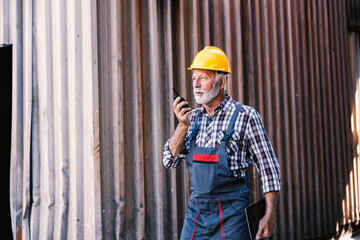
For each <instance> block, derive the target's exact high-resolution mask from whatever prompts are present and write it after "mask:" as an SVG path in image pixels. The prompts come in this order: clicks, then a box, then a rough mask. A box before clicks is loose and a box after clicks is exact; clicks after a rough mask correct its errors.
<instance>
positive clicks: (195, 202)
mask: <svg viewBox="0 0 360 240" xmlns="http://www.w3.org/2000/svg"><path fill="white" fill-rule="evenodd" d="M194 203H195V205H196V207H197V209H198V213H197V214H196V218H195V227H194V232H193V235H192V237H191V240H193V239H194V237H195V230H196V219H197V218H198V216H199V214H200V210H199V207H198V206H197V204H196V201H195V198H194Z"/></svg>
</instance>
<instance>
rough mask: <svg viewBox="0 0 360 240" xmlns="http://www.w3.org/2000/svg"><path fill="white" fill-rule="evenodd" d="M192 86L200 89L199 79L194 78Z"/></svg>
mask: <svg viewBox="0 0 360 240" xmlns="http://www.w3.org/2000/svg"><path fill="white" fill-rule="evenodd" d="M193 85H194V87H195V88H199V87H201V85H200V80H199V78H195V79H194V80H193Z"/></svg>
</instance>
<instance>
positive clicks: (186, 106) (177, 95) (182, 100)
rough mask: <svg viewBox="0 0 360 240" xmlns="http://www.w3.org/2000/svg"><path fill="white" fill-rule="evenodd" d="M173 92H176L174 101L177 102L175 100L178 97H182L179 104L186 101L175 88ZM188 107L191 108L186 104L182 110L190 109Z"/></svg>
mask: <svg viewBox="0 0 360 240" xmlns="http://www.w3.org/2000/svg"><path fill="white" fill-rule="evenodd" d="M173 90H174V101H175V99H176V98H177V97H180V101H179V103H181V102H184V101H186V100H185V99H184V98H183V97H181V96H180V95H179V94H178V93H177V91H176V90H175V88H173ZM188 107H189V105H187V104H186V105H184V106H182V108H181V109H183V108H188Z"/></svg>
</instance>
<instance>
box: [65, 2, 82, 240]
mask: <svg viewBox="0 0 360 240" xmlns="http://www.w3.org/2000/svg"><path fill="white" fill-rule="evenodd" d="M66 19H67V22H66V24H67V25H66V29H67V41H66V44H67V53H66V57H67V75H68V79H67V91H68V99H67V101H68V103H69V105H68V122H69V142H68V144H69V213H68V214H69V216H68V217H69V221H68V234H67V237H68V238H69V239H77V237H78V231H79V229H80V226H79V225H80V223H81V221H77V219H79V218H80V217H78V207H79V206H78V204H77V182H78V179H77V177H76V176H77V157H76V152H77V145H78V141H77V134H76V111H77V101H75V97H76V82H75V81H76V74H75V72H76V65H75V63H76V59H75V49H76V47H75V38H76V33H75V3H74V2H70V1H66Z"/></svg>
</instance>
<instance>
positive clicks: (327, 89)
mask: <svg viewBox="0 0 360 240" xmlns="http://www.w3.org/2000/svg"><path fill="white" fill-rule="evenodd" d="M350 2H351V1H349V3H350ZM352 2H353V1H352ZM345 3H346V2H345V1H337V0H329V1H325V0H324V1H321V0H318V1H310V0H299V1H290V0H279V1H270V0H268V1H250V0H247V1H245V0H244V1H231V0H204V1H191V0H186V1H185V0H184V1H170V0H167V1H165V0H158V1H156V0H147V1H145V0H144V1H140V0H137V1H132V0H123V1H115V0H113V1H85V0H79V1H74V2H71V1H66V0H54V1H51V2H50V1H45V0H33V1H20V0H17V1H10V0H2V1H1V2H0V15H1V18H0V21H1V22H0V44H1V43H7V44H9V43H11V44H13V49H14V57H13V61H14V62H13V66H14V69H13V72H14V74H13V78H14V87H13V89H14V92H13V109H14V111H13V130H12V132H13V138H12V159H11V166H12V167H11V181H12V183H11V204H12V205H11V206H12V207H11V208H12V209H11V210H12V220H13V231H14V233H20V234H21V235H22V236H23V239H30V236H31V238H32V239H45V238H50V239H51V238H54V239H101V238H104V239H119V238H120V239H178V238H179V234H180V231H181V227H182V220H183V217H184V211H185V209H186V204H187V198H188V197H189V182H188V175H187V170H186V167H185V164H183V165H182V166H180V167H178V169H176V170H173V171H170V170H166V169H165V168H164V167H163V166H162V161H161V155H162V146H163V144H164V143H165V141H166V140H167V139H168V138H169V137H170V135H171V134H172V132H173V131H174V128H175V126H176V120H175V118H174V114H173V113H172V99H173V96H172V92H171V89H172V87H176V88H177V89H178V90H179V92H180V93H181V94H182V95H183V96H184V97H185V98H186V99H187V100H188V101H189V102H190V104H191V106H192V107H196V105H195V101H194V97H193V95H192V85H191V78H190V77H191V73H190V72H189V71H187V70H186V67H187V66H189V65H190V64H191V61H192V59H193V57H194V56H195V54H196V53H197V52H198V51H199V50H201V49H202V48H203V47H204V46H206V45H215V46H218V47H220V48H222V49H223V50H224V51H225V52H226V54H227V55H228V57H229V59H230V63H231V66H232V70H233V72H232V74H231V78H230V80H229V84H228V90H229V93H230V94H231V95H232V96H233V98H234V99H236V100H238V101H240V102H242V103H245V104H248V105H251V106H253V107H255V108H256V109H257V110H258V111H259V112H260V113H261V115H262V117H263V122H264V124H265V126H266V129H267V130H268V134H269V136H270V138H271V141H272V143H273V146H274V148H275V151H276V154H277V156H278V159H279V161H280V165H281V170H282V179H283V190H282V191H281V196H280V199H279V204H278V211H277V216H276V229H275V234H274V237H273V239H310V238H315V237H320V236H329V235H333V234H335V233H336V232H337V231H340V230H341V228H342V226H344V225H346V224H350V223H358V222H359V221H360V217H359V214H360V199H359V191H360V183H359V178H360V177H359V176H360V159H359V155H360V145H359V131H360V130H359V126H360V123H359V121H360V109H359V108H360V106H359V81H360V79H359V77H360V73H359V69H360V66H359V64H360V50H359V49H360V47H359V45H360V43H359V33H348V30H347V22H346V5H345ZM252 176H253V177H252V180H253V181H252V185H253V187H254V192H253V195H254V199H257V198H258V197H259V196H260V194H261V193H260V188H259V183H258V179H257V176H256V171H255V170H254V169H252Z"/></svg>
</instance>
